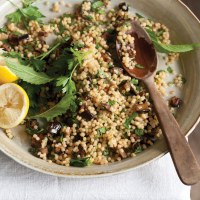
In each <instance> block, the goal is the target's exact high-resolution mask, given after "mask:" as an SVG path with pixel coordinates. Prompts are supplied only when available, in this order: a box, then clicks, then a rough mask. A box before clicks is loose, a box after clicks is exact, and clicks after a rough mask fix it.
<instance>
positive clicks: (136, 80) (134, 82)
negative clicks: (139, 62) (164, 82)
mask: <svg viewBox="0 0 200 200" xmlns="http://www.w3.org/2000/svg"><path fill="white" fill-rule="evenodd" d="M131 83H132V84H133V85H138V83H139V81H138V79H136V78H132V79H131Z"/></svg>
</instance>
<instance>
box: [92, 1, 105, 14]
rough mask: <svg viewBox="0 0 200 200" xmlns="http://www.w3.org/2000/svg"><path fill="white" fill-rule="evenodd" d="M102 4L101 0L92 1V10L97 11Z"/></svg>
mask: <svg viewBox="0 0 200 200" xmlns="http://www.w3.org/2000/svg"><path fill="white" fill-rule="evenodd" d="M103 6H104V3H103V2H102V1H95V2H94V3H92V10H93V11H94V12H98V11H99V10H100V8H101V7H103Z"/></svg>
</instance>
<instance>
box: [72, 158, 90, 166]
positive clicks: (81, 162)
mask: <svg viewBox="0 0 200 200" xmlns="http://www.w3.org/2000/svg"><path fill="white" fill-rule="evenodd" d="M91 164H92V162H91V160H90V158H74V159H71V160H70V166H73V167H86V166H89V165H91Z"/></svg>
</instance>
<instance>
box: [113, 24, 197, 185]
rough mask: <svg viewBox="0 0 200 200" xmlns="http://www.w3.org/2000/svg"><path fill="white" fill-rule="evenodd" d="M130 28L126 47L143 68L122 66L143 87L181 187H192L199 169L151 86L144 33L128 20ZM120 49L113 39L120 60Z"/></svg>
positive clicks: (152, 58)
mask: <svg viewBox="0 0 200 200" xmlns="http://www.w3.org/2000/svg"><path fill="white" fill-rule="evenodd" d="M131 25H132V28H131V30H130V31H128V32H127V34H130V35H131V36H132V37H134V38H135V40H134V44H132V45H130V47H131V48H134V49H135V50H136V58H135V59H136V62H137V63H138V64H139V65H141V66H143V67H144V68H143V69H140V68H137V67H135V68H133V69H129V68H127V67H126V66H124V64H122V65H123V68H124V69H125V70H126V71H127V72H128V73H129V74H130V76H132V77H135V78H137V79H140V80H142V81H143V82H144V83H145V84H146V86H147V88H148V90H149V93H150V96H151V99H152V101H153V104H154V107H155V111H156V113H157V116H158V120H159V122H160V126H161V129H162V131H163V135H164V136H165V139H166V141H167V144H168V148H169V151H170V153H171V157H172V159H173V162H174V165H175V168H176V171H177V173H178V175H179V178H180V179H181V181H182V182H183V183H184V184H186V185H193V184H195V183H197V182H198V181H199V180H200V167H199V165H198V163H197V161H196V159H195V157H194V154H193V153H192V150H191V148H190V147H189V145H188V143H187V141H186V139H185V137H184V135H183V134H182V131H181V129H180V127H179V125H178V123H177V122H176V120H175V118H174V116H173V115H172V113H171V112H170V110H169V108H168V106H167V104H166V102H165V101H164V99H163V98H162V97H161V95H160V93H159V92H158V90H157V89H156V87H155V84H154V75H155V73H156V68H157V55H156V51H155V48H154V46H153V43H152V41H151V39H150V38H149V36H148V34H147V33H146V31H145V30H144V29H143V28H142V27H141V26H140V25H139V24H138V23H137V22H135V21H132V22H131ZM120 48H121V44H120V43H119V41H117V40H116V49H117V52H118V56H119V57H120V58H121V54H120ZM120 60H121V59H120Z"/></svg>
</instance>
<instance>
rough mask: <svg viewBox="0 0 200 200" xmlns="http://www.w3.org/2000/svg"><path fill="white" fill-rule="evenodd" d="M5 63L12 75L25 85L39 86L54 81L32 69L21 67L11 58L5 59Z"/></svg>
mask: <svg viewBox="0 0 200 200" xmlns="http://www.w3.org/2000/svg"><path fill="white" fill-rule="evenodd" d="M5 62H6V65H7V66H8V68H9V69H10V70H11V71H12V72H13V73H14V74H16V75H17V76H18V77H19V78H20V79H22V80H23V81H25V82H27V83H31V84H34V85H41V84H45V83H48V82H51V81H52V80H54V78H51V77H49V76H47V75H46V74H45V73H43V72H36V71H35V70H34V69H33V68H31V67H29V66H26V65H22V64H20V63H19V62H16V61H15V60H13V59H11V58H5Z"/></svg>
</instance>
